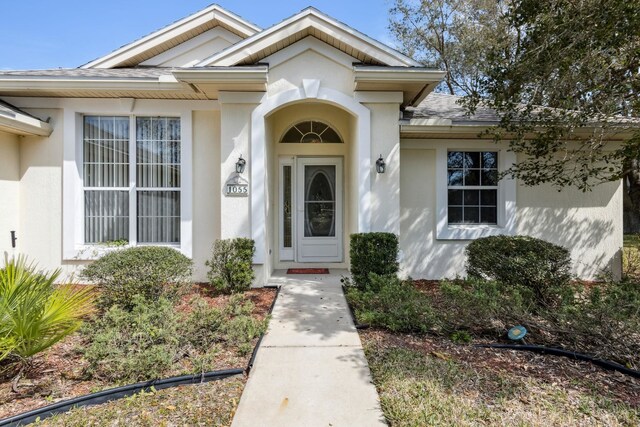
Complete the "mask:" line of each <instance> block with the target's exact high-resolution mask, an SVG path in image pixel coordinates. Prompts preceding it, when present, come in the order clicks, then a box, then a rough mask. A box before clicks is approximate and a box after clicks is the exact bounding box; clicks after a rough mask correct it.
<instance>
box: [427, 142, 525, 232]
mask: <svg viewBox="0 0 640 427" xmlns="http://www.w3.org/2000/svg"><path fill="white" fill-rule="evenodd" d="M474 145H475V146H474ZM474 145H470V144H468V143H464V142H450V143H446V144H445V143H442V144H440V145H439V146H438V147H437V148H436V197H437V199H436V216H437V219H436V220H437V223H436V238H437V239H440V240H473V239H477V238H480V237H487V236H492V235H499V234H514V233H515V209H516V183H515V181H514V180H513V179H510V178H508V177H505V178H503V179H501V180H499V181H498V176H499V173H500V171H502V170H505V169H508V168H509V167H510V166H511V165H512V164H513V163H514V162H515V154H514V153H512V152H510V151H508V150H506V149H504V148H498V147H497V146H496V145H495V144H491V145H490V144H487V143H476V144H474Z"/></svg>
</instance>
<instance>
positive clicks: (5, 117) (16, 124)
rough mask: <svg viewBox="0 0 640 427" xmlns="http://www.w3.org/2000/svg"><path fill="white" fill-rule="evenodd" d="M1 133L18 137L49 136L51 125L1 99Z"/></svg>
mask: <svg viewBox="0 0 640 427" xmlns="http://www.w3.org/2000/svg"><path fill="white" fill-rule="evenodd" d="M0 131H4V132H9V133H14V134H17V135H40V136H49V135H51V132H52V131H53V128H52V127H51V125H50V124H49V123H47V122H44V121H42V120H40V119H39V118H37V117H36V116H33V115H31V114H29V113H27V112H25V111H22V110H21V109H19V108H18V107H16V106H14V105H11V104H9V103H7V102H4V101H3V100H1V99H0Z"/></svg>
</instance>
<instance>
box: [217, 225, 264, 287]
mask: <svg viewBox="0 0 640 427" xmlns="http://www.w3.org/2000/svg"><path fill="white" fill-rule="evenodd" d="M255 252H256V246H255V242H254V241H253V240H252V239H247V238H243V237H238V238H235V239H226V240H216V242H215V243H214V244H213V251H212V254H211V259H210V260H208V261H207V262H206V265H207V267H209V268H210V270H209V273H208V274H207V276H208V277H209V282H210V283H211V284H212V285H213V286H215V287H216V288H217V289H219V290H223V291H228V292H242V291H246V290H247V289H249V288H250V287H251V283H252V282H253V279H254V278H255V272H254V271H253V255H254V254H255Z"/></svg>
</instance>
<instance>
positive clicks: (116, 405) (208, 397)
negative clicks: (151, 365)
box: [35, 378, 244, 427]
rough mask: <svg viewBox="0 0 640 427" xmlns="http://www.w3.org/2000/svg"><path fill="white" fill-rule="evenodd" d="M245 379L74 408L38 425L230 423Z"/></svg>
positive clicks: (178, 388)
mask: <svg viewBox="0 0 640 427" xmlns="http://www.w3.org/2000/svg"><path fill="white" fill-rule="evenodd" d="M243 387H244V380H243V379H240V378H229V379H224V380H220V381H212V382H209V383H206V384H198V385H190V386H181V387H176V388H171V389H166V390H160V391H155V392H149V393H141V394H137V395H134V396H131V397H129V398H125V399H122V400H117V401H113V402H108V403H105V404H103V405H99V406H91V407H84V408H77V409H74V410H72V411H70V412H68V413H66V414H60V415H56V416H54V417H51V418H47V419H45V420H42V421H41V422H38V423H36V424H35V425H37V426H65V427H84V426H104V425H126V426H169V425H172V426H178V425H180V426H182V425H185V426H186V425H206V426H228V425H231V420H232V419H233V415H234V413H235V410H236V407H237V405H238V402H239V400H240V395H241V394H242V389H243Z"/></svg>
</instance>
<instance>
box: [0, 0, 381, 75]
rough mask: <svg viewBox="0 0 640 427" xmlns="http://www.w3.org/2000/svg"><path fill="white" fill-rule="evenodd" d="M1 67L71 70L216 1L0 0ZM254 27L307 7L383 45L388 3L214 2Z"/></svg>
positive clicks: (319, 0)
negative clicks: (0, 22) (0, 19)
mask: <svg viewBox="0 0 640 427" xmlns="http://www.w3.org/2000/svg"><path fill="white" fill-rule="evenodd" d="M0 1H1V2H2V3H3V4H2V7H1V8H0V10H1V12H0V13H1V14H2V18H3V19H2V26H1V27H0V38H1V40H2V42H1V43H0V69H5V70H6V69H9V70H26V69H52V68H74V67H78V66H80V65H82V64H85V63H87V62H89V61H91V60H93V59H95V58H98V57H100V56H103V55H105V54H107V53H109V52H111V51H113V50H114V49H117V48H119V47H120V46H122V45H125V44H127V43H130V42H132V41H134V40H136V39H138V38H140V37H142V36H145V35H147V34H149V33H151V32H153V31H155V30H158V29H160V28H162V27H164V26H166V25H168V24H170V23H172V22H174V21H176V20H179V19H181V18H184V17H186V16H189V15H190V14H192V13H194V12H197V11H199V10H201V9H204V8H205V7H207V6H209V5H210V4H211V3H213V2H214V1H215V0H173V1H170V0H106V1H104V0H103V1H95V0H20V1H8V0H0ZM216 3H217V4H219V5H220V6H222V7H223V8H225V9H227V10H229V11H231V12H234V13H236V14H237V15H240V16H241V17H243V18H244V19H246V20H247V21H249V22H252V23H254V24H256V25H258V26H259V27H262V28H267V27H270V26H272V25H274V24H276V23H278V22H280V21H282V20H283V19H285V18H288V17H289V16H291V15H294V14H296V13H297V12H299V11H300V10H302V9H304V8H305V7H307V6H314V7H315V8H317V9H319V10H320V11H322V12H324V13H326V14H328V15H330V16H332V17H334V18H336V19H338V20H340V21H342V22H344V23H345V24H347V25H349V26H351V27H353V28H355V29H357V30H359V31H361V32H363V33H365V34H367V35H368V36H370V37H373V38H375V39H377V40H379V41H381V42H383V43H387V44H393V43H392V39H391V36H390V34H389V31H388V29H387V17H388V10H389V8H390V4H391V0H316V1H312V0H302V1H298V0H262V1H255V0H245V1H237V0H236V1H232V0H218V1H217V2H216Z"/></svg>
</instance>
